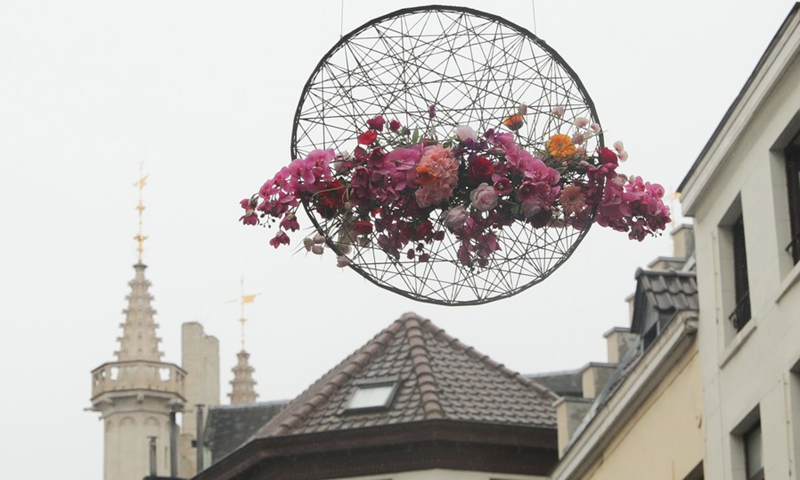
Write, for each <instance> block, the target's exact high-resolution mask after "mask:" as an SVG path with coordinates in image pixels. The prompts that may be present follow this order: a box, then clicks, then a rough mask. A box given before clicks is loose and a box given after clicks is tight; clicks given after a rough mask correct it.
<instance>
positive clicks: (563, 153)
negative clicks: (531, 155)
mask: <svg viewBox="0 0 800 480" xmlns="http://www.w3.org/2000/svg"><path fill="white" fill-rule="evenodd" d="M575 152H577V149H576V148H575V145H573V144H572V137H570V136H569V135H564V134H563V133H559V134H557V135H553V136H552V137H550V140H548V141H547V153H549V154H550V156H552V157H557V158H566V157H571V156H573V155H575Z"/></svg>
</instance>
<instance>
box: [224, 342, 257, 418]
mask: <svg viewBox="0 0 800 480" xmlns="http://www.w3.org/2000/svg"><path fill="white" fill-rule="evenodd" d="M236 356H237V357H238V358H239V362H238V363H237V364H236V366H235V367H233V368H232V369H231V371H233V380H231V382H230V384H231V393H229V394H228V396H229V397H230V398H231V404H232V405H236V404H240V403H255V401H256V398H258V394H257V393H256V390H255V386H256V381H255V380H253V372H254V371H255V368H253V367H251V366H250V362H249V360H250V354H249V353H247V352H246V351H244V350H242V351H241V352H239V353H237V354H236Z"/></svg>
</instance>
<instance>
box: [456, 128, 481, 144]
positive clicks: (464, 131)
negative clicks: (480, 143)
mask: <svg viewBox="0 0 800 480" xmlns="http://www.w3.org/2000/svg"><path fill="white" fill-rule="evenodd" d="M456 135H457V136H458V139H459V140H461V141H462V142H463V141H464V140H466V139H468V138H469V139H471V140H473V141H477V140H478V132H476V131H475V129H474V128H472V127H470V126H468V125H459V126H457V127H456Z"/></svg>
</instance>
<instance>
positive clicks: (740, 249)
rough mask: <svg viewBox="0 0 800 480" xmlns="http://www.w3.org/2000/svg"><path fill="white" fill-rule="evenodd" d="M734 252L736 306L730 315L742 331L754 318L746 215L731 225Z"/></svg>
mask: <svg viewBox="0 0 800 480" xmlns="http://www.w3.org/2000/svg"><path fill="white" fill-rule="evenodd" d="M730 232H731V237H732V252H733V281H734V300H735V307H734V309H733V312H731V313H730V315H728V319H729V320H730V321H731V322H732V323H733V327H734V328H735V329H736V331H737V332H740V331H741V330H742V328H744V326H745V325H747V322H749V321H750V319H751V318H752V316H753V315H752V310H751V308H750V283H749V280H748V273H747V242H746V239H745V231H744V215H742V214H739V216H738V217H737V218H736V220H735V221H734V222H733V224H732V225H731V227H730Z"/></svg>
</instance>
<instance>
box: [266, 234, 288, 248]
mask: <svg viewBox="0 0 800 480" xmlns="http://www.w3.org/2000/svg"><path fill="white" fill-rule="evenodd" d="M269 244H270V245H272V246H273V247H275V248H278V247H279V246H281V245H289V235H286V232H284V231H283V230H278V233H277V234H275V237H274V238H273V239H272V240H270V241H269Z"/></svg>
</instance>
